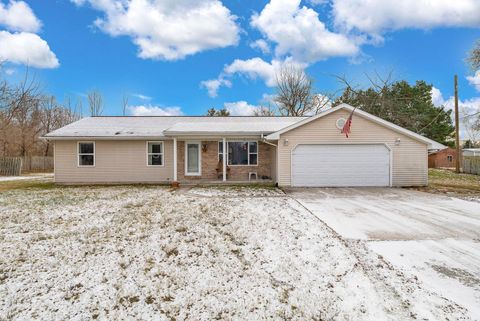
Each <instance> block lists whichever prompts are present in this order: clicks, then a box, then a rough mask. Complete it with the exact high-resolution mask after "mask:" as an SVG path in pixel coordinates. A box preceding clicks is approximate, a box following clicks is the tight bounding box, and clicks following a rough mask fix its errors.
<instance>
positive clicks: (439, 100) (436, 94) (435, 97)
mask: <svg viewBox="0 0 480 321" xmlns="http://www.w3.org/2000/svg"><path fill="white" fill-rule="evenodd" d="M431 95H432V103H433V105H434V106H437V107H438V106H442V105H443V104H444V103H445V100H444V99H443V96H442V92H441V91H440V89H438V88H435V87H432V91H431Z"/></svg>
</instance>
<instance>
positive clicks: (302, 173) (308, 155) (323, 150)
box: [292, 145, 390, 187]
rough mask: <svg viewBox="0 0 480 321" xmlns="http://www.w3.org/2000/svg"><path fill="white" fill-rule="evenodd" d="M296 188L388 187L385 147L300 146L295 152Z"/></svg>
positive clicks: (293, 164)
mask: <svg viewBox="0 0 480 321" xmlns="http://www.w3.org/2000/svg"><path fill="white" fill-rule="evenodd" d="M292 185H293V186H331V187H340V186H389V185H390V151H389V150H388V148H387V147H386V146H385V145H299V146H297V147H296V148H295V149H294V150H293V152H292Z"/></svg>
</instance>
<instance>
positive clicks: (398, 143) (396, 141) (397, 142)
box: [395, 138, 400, 146]
mask: <svg viewBox="0 0 480 321" xmlns="http://www.w3.org/2000/svg"><path fill="white" fill-rule="evenodd" d="M398 145H400V138H397V139H396V140H395V146H398Z"/></svg>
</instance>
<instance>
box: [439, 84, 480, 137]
mask: <svg viewBox="0 0 480 321" xmlns="http://www.w3.org/2000/svg"><path fill="white" fill-rule="evenodd" d="M431 94H432V103H433V104H434V105H435V106H437V107H439V106H445V109H446V110H454V108H455V98H454V97H453V96H451V97H449V98H448V99H444V98H443V95H442V92H441V91H440V90H439V89H438V88H435V87H432V92H431ZM458 110H459V113H460V117H459V120H460V138H461V139H468V138H471V137H469V136H470V135H469V132H470V131H469V130H468V129H467V128H465V124H464V121H463V120H464V119H465V116H466V115H473V114H475V113H480V97H473V98H470V99H466V100H459V101H458ZM454 118H455V114H454V113H453V112H452V120H453V119H454ZM467 120H468V119H467Z"/></svg>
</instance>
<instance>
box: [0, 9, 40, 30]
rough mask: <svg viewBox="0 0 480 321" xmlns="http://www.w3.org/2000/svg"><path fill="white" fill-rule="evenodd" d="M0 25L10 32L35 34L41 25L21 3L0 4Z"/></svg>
mask: <svg viewBox="0 0 480 321" xmlns="http://www.w3.org/2000/svg"><path fill="white" fill-rule="evenodd" d="M0 25H4V26H5V27H6V28H7V29H9V30H12V31H28V32H37V31H39V30H40V28H41V26H42V23H41V22H40V20H38V18H37V17H36V16H35V14H34V13H33V11H32V9H30V7H29V6H28V4H26V3H25V2H23V1H10V2H9V3H8V4H6V5H5V4H3V3H1V2H0Z"/></svg>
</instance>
